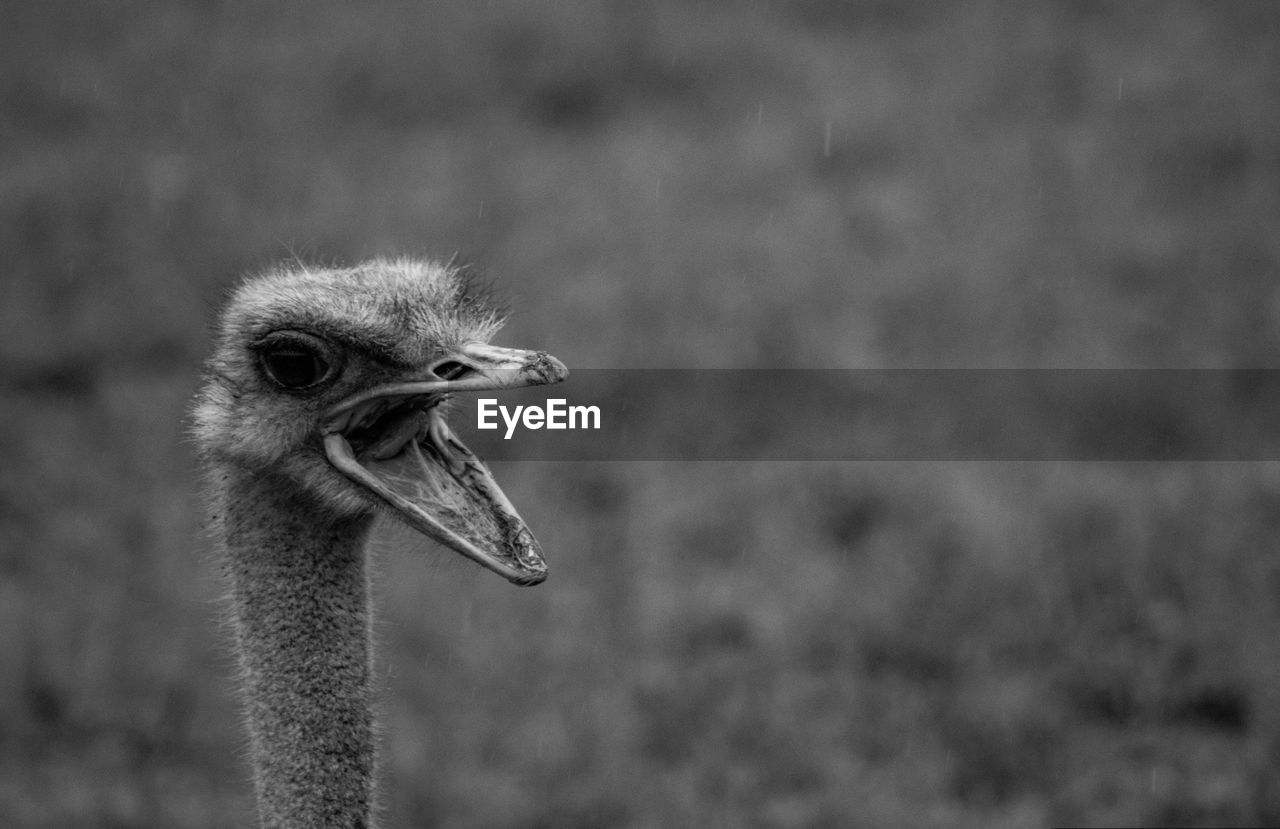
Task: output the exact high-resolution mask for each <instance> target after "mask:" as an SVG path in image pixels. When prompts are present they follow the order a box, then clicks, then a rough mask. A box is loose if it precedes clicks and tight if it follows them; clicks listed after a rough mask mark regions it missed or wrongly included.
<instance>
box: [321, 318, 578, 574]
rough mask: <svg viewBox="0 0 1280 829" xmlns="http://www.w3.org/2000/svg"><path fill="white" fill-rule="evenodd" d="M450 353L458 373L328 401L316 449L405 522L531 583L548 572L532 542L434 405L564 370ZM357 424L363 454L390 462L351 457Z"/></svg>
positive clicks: (518, 359) (529, 354)
mask: <svg viewBox="0 0 1280 829" xmlns="http://www.w3.org/2000/svg"><path fill="white" fill-rule="evenodd" d="M451 358H456V361H457V362H459V363H461V364H462V366H463V367H464V369H463V370H462V373H460V374H459V376H458V377H457V379H452V380H446V379H441V378H439V377H433V378H432V379H424V380H412V381H408V382H403V383H393V384H388V385H385V386H380V387H378V388H374V389H370V390H368V391H364V392H361V393H359V394H356V395H353V396H351V397H349V398H347V399H346V400H343V401H342V402H341V403H338V404H337V405H336V406H334V407H333V408H331V409H330V410H329V411H328V412H327V413H326V414H325V417H324V420H323V421H322V425H321V431H322V433H323V438H324V447H325V454H326V456H327V457H328V459H329V462H330V463H331V464H333V466H334V467H335V468H336V469H337V470H339V471H340V472H342V474H344V475H346V476H347V477H348V478H350V479H351V480H352V481H355V482H356V483H358V484H360V485H361V486H363V487H364V488H365V489H367V490H368V491H369V492H371V493H372V494H374V495H375V496H377V497H378V498H379V499H381V500H382V501H383V502H384V503H385V504H387V506H389V507H391V509H392V510H394V511H395V513H396V515H397V516H398V517H399V518H400V519H401V520H403V521H404V522H405V523H407V524H409V526H411V527H413V528H414V529H417V530H418V531H419V532H422V533H423V534H425V535H427V536H428V537H430V538H433V539H435V540H436V541H438V542H440V543H441V544H444V545H446V546H448V547H450V548H452V549H453V550H455V551H457V552H459V553H461V554H462V555H464V556H466V557H467V558H470V559H472V560H473V561H476V562H477V563H479V564H481V565H482V566H484V567H487V568H488V569H490V570H493V571H494V572H496V573H499V574H500V575H502V576H504V577H506V578H507V579H508V580H510V581H512V582H515V583H516V584H537V583H538V582H541V581H542V580H543V579H545V578H546V575H547V568H546V562H545V561H544V560H543V558H542V553H541V550H540V548H539V546H538V542H537V541H536V540H535V539H534V537H533V534H532V533H531V532H530V531H529V528H528V527H527V526H526V525H525V523H524V520H523V519H522V518H521V517H520V515H519V513H517V512H516V510H515V507H514V506H512V504H511V502H510V501H509V500H508V499H507V497H506V495H505V494H504V493H503V492H502V489H501V488H500V487H499V486H498V483H497V481H495V480H494V478H493V475H492V474H491V473H490V472H489V469H488V467H487V466H485V464H484V462H483V461H481V460H480V459H479V458H477V457H476V456H475V455H474V454H472V452H471V451H470V450H469V449H467V447H466V446H465V445H464V444H463V443H462V441H460V440H458V438H457V437H455V436H454V435H453V433H452V432H451V431H450V430H449V427H448V426H447V425H446V424H445V422H444V418H443V416H442V415H441V413H440V408H439V405H440V403H441V402H442V401H443V400H444V399H445V396H446V395H447V394H449V393H451V392H455V391H488V390H496V389H510V388H519V387H522V386H536V385H543V384H547V383H557V382H559V381H561V380H563V379H564V378H565V377H567V376H568V374H569V370H568V369H567V368H565V365H564V363H562V362H560V361H559V360H557V359H556V358H554V357H552V356H551V355H550V354H547V353H546V352H542V351H522V350H518V349H513V348H499V347H497V346H491V345H487V344H482V343H471V344H468V345H466V346H464V347H462V348H461V349H459V350H458V351H457V352H455V354H454V355H451ZM437 365H438V364H437ZM357 430H372V431H373V432H374V433H375V439H374V440H372V442H371V443H370V445H369V446H367V447H364V448H363V449H362V451H361V456H362V458H364V460H365V461H373V462H377V461H387V462H389V464H390V465H391V466H392V467H394V468H391V469H384V468H383V467H385V466H387V464H382V465H377V468H378V471H377V472H375V471H374V470H372V469H370V467H369V466H367V465H366V463H365V462H362V460H358V459H357V457H356V451H355V450H353V448H352V445H351V442H350V441H349V440H348V437H349V435H350V433H351V432H353V431H357ZM406 465H408V467H409V468H408V469H407V470H406V469H405V468H404V467H405V466H406ZM406 489H407V490H408V492H407V494H406V492H404V491H403V490H406Z"/></svg>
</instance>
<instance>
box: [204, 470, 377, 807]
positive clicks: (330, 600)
mask: <svg viewBox="0 0 1280 829" xmlns="http://www.w3.org/2000/svg"><path fill="white" fill-rule="evenodd" d="M223 486H224V489H223V491H222V493H221V495H222V500H223V513H222V515H223V519H222V521H223V526H222V529H223V531H224V535H225V543H226V553H227V566H228V570H229V574H230V577H231V591H232V611H233V621H234V626H235V634H236V640H237V645H238V650H239V654H240V667H241V671H242V676H241V679H242V681H243V683H244V693H245V697H246V699H245V703H246V711H247V714H248V721H249V733H250V752H251V756H252V761H253V771H254V778H255V781H256V784H257V795H258V811H259V814H260V817H261V819H262V825H263V826H265V827H273V829H274V827H304V826H305V827H343V829H347V828H348V827H361V828H362V829H363V828H364V827H368V826H369V825H370V823H371V817H370V815H371V813H372V798H373V783H372V781H373V725H372V713H371V703H372V700H371V690H370V673H371V671H370V654H371V650H370V622H369V598H368V593H369V590H368V580H367V576H366V572H365V565H364V542H365V538H366V536H367V534H368V530H369V525H370V524H371V522H372V518H371V516H369V515H362V516H355V517H334V516H333V515H332V514H331V511H328V510H326V509H325V508H324V507H323V506H322V505H321V504H320V503H319V502H317V501H316V500H314V499H313V498H311V497H310V496H308V495H306V494H305V493H302V492H300V491H299V490H298V488H297V487H296V486H292V485H290V483H289V482H288V481H287V480H284V479H282V478H280V477H277V476H273V475H254V474H252V473H249V472H243V471H230V472H229V473H228V477H227V478H226V479H225V480H224V482H223Z"/></svg>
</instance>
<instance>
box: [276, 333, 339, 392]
mask: <svg viewBox="0 0 1280 829" xmlns="http://www.w3.org/2000/svg"><path fill="white" fill-rule="evenodd" d="M258 358H259V360H260V361H261V363H262V370H263V371H264V372H266V374H267V376H268V377H270V378H271V379H272V380H274V381H275V382H277V383H279V384H280V385H281V386H284V387H285V388H286V389H291V390H295V391H297V390H302V389H308V388H311V387H312V386H315V385H318V384H320V383H322V382H324V381H325V380H328V379H329V378H330V377H331V376H332V375H333V373H334V369H333V365H332V364H331V363H330V362H329V361H328V360H326V359H325V357H324V355H323V354H322V353H321V350H320V348H319V346H318V345H312V344H311V343H310V342H305V341H302V340H301V339H300V338H295V337H288V338H281V339H280V340H279V341H277V342H268V343H266V344H264V346H263V347H262V348H261V350H260V351H259V354H258Z"/></svg>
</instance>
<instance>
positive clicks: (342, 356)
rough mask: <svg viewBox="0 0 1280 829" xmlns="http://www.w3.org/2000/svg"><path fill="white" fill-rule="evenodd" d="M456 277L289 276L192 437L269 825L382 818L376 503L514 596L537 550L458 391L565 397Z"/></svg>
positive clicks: (431, 271) (350, 271) (417, 265)
mask: <svg viewBox="0 0 1280 829" xmlns="http://www.w3.org/2000/svg"><path fill="white" fill-rule="evenodd" d="M500 324H501V321H500V319H499V318H498V317H497V316H495V315H494V314H493V313H492V312H490V311H489V310H487V309H486V308H485V307H484V306H483V304H482V303H480V302H478V301H476V300H474V299H472V298H469V297H468V295H467V292H466V291H465V286H464V281H463V280H462V279H461V278H460V277H459V274H458V272H457V270H455V269H454V268H452V267H450V266H449V265H438V264H432V263H424V262H418V261H412V260H374V261H371V262H367V263H365V264H363V265H360V266H358V267H354V268H344V269H337V268H325V269H310V268H306V267H302V266H298V267H287V268H281V269H278V270H275V271H272V272H269V273H266V274H264V275H262V276H259V277H257V278H254V279H250V280H248V281H246V282H244V284H242V285H241V286H240V287H239V288H238V289H237V290H236V291H235V293H234V294H233V295H232V297H231V299H230V302H229V304H228V306H227V308H226V310H225V311H224V312H223V315H222V317H221V321H220V326H219V329H218V332H217V335H216V346H215V351H214V353H213V356H212V358H211V359H210V360H209V362H208V365H207V368H206V377H205V384H204V386H203V388H202V390H201V391H200V393H199V395H198V396H197V399H196V403H195V408H194V413H193V421H194V427H193V432H194V435H195V438H196V442H197V444H198V446H199V448H200V453H201V456H202V459H203V461H204V464H205V466H206V469H207V471H208V480H209V496H210V500H211V512H210V514H211V521H210V524H211V529H212V531H213V533H214V535H215V536H216V539H217V543H218V545H219V547H220V549H221V552H222V553H223V556H224V560H225V566H226V571H227V575H228V581H229V584H230V610H231V619H232V623H233V625H232V626H233V629H234V633H235V646H236V648H237V651H238V655H239V662H240V674H241V676H240V679H241V682H242V685H243V689H242V690H243V696H244V702H245V708H246V713H247V720H248V731H249V738H250V739H249V749H250V756H251V762H252V767H253V774H254V783H255V790H256V794H257V803H258V814H259V817H260V820H261V822H262V825H264V826H269V827H367V826H369V825H371V823H372V822H373V820H374V817H373V815H374V804H373V800H374V783H373V780H374V734H375V727H374V723H373V715H372V712H371V705H372V688H371V680H370V677H371V676H372V670H371V668H370V658H371V647H370V608H369V605H370V602H369V587H368V579H367V576H366V569H365V552H364V546H365V541H366V537H367V536H368V534H369V529H370V526H371V524H372V523H373V518H374V515H375V513H376V512H377V511H378V510H379V509H381V510H382V511H384V512H388V513H390V514H391V515H394V516H395V517H396V518H398V519H400V520H401V521H403V522H404V523H406V524H408V525H409V526H410V527H412V528H413V529H415V530H417V531H418V532H421V533H422V534H424V535H426V536H428V537H430V538H432V539H434V540H435V541H437V542H439V543H441V544H443V545H444V546H445V547H448V548H451V549H453V550H455V551H457V552H458V553H461V554H462V555H463V556H466V557H467V558H470V559H472V560H473V561H475V562H477V563H479V564H480V565H482V566H484V567H486V568H488V569H490V570H493V571H495V572H497V573H499V574H501V575H502V576H505V577H506V578H507V579H509V580H510V581H512V582H514V583H516V584H522V585H530V584H537V583H539V582H541V581H542V580H543V579H544V578H546V574H547V570H546V565H545V563H544V561H543V559H542V555H541V552H540V550H539V547H538V543H537V542H536V541H535V540H534V538H533V535H532V534H531V533H530V532H529V529H528V528H527V527H526V526H525V523H524V521H523V520H521V518H520V516H519V515H518V514H517V513H516V511H515V509H514V508H513V507H512V506H511V503H510V501H508V500H507V498H506V496H505V495H504V494H503V492H502V490H501V489H499V488H498V485H497V483H496V482H495V481H494V479H493V477H492V476H491V475H490V474H489V470H488V469H487V467H486V466H485V465H484V464H483V463H482V462H481V461H480V460H479V459H478V458H476V456H475V455H474V454H472V453H471V452H470V450H468V449H467V448H466V446H464V445H463V444H462V443H461V442H460V441H459V440H458V439H457V438H456V437H455V436H454V435H453V434H452V433H451V432H450V430H449V428H448V426H447V425H446V423H445V420H444V417H443V413H442V412H443V409H444V404H445V401H446V400H447V399H448V398H449V395H450V394H451V393H452V392H455V391H475V390H488V389H502V388H513V387H517V386H528V385H537V384H542V383H555V382H558V381H560V380H562V379H563V378H564V377H565V376H566V375H567V374H568V371H567V369H566V368H565V367H564V365H563V364H562V363H561V362H559V361H558V360H556V359H555V358H554V357H551V356H550V355H548V354H546V353H544V352H533V351H518V350H515V349H508V348H498V347H495V346H492V345H489V344H488V341H489V339H490V338H491V337H492V335H493V334H494V333H495V332H496V331H497V329H498V327H499V326H500Z"/></svg>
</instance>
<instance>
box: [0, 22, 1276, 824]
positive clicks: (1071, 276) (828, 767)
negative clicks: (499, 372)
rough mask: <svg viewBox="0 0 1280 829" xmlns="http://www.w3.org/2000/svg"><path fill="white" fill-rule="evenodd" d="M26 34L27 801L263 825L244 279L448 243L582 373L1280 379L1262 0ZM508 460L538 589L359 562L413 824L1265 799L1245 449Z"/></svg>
mask: <svg viewBox="0 0 1280 829" xmlns="http://www.w3.org/2000/svg"><path fill="white" fill-rule="evenodd" d="M0 18H3V19H0V107H2V108H3V118H0V142H2V143H0V146H3V153H0V250H2V251H3V254H4V264H3V272H2V274H0V390H2V396H0V414H3V417H4V420H5V423H6V426H5V429H4V430H3V432H2V433H0V449H3V451H4V459H5V463H4V473H3V475H2V476H0V539H3V546H2V547H0V567H2V568H3V578H2V579H0V594H2V595H0V617H2V618H3V621H4V624H3V627H0V631H3V635H0V662H3V664H5V665H6V666H8V668H7V670H5V671H4V672H3V675H2V676H0V712H3V713H2V714H0V746H3V751H2V752H0V823H3V824H4V825H12V826H44V825H47V826H59V827H63V826H104V825H119V826H139V825H154V826H189V827H200V826H231V825H240V824H242V823H243V822H244V821H245V819H246V816H247V815H248V801H247V792H248V786H247V783H246V779H245V776H246V772H245V770H244V767H243V765H242V763H241V757H240V753H241V746H242V737H241V734H240V729H239V723H238V720H237V716H236V713H235V704H234V702H233V699H232V697H231V693H230V684H229V676H230V673H231V672H230V670H229V667H228V664H227V662H228V660H227V657H226V655H225V652H224V650H223V649H222V646H221V638H220V634H219V632H218V628H217V620H218V611H217V609H216V602H215V599H216V596H217V593H218V590H219V588H218V585H217V580H216V578H213V577H212V576H211V574H212V572H213V570H214V566H213V564H212V563H210V562H208V561H206V560H205V558H206V556H207V549H208V545H207V543H206V542H205V541H204V539H203V538H202V537H201V535H200V533H199V507H198V490H197V487H196V485H195V475H194V472H193V469H192V464H191V461H190V458H189V447H188V446H187V445H186V444H185V442H184V439H183V435H182V431H181V424H180V420H181V418H182V415H183V409H184V405H185V401H186V399H187V398H188V397H189V395H190V393H191V392H192V390H193V389H194V385H195V383H196V378H195V366H196V364H197V363H198V360H199V359H200V357H201V355H202V354H203V351H204V349H205V347H206V340H205V337H204V335H203V331H204V325H205V322H206V320H207V318H208V315H209V313H210V308H211V306H212V305H213V304H214V303H215V302H216V301H217V299H218V297H219V296H220V291H221V289H222V288H223V286H225V285H226V284H228V281H229V280H230V279H231V278H232V277H233V275H234V274H236V273H238V272H240V271H242V270H245V269H252V268H254V267H256V266H259V265H261V264H264V263H267V262H269V261H272V260H274V259H277V258H281V257H284V256H289V255H293V254H295V253H296V254H298V255H300V256H304V257H307V258H319V259H322V260H325V259H331V258H332V259H341V260H347V261H350V260H355V259H358V258H360V257H363V256H366V255H370V254H374V253H387V252H395V253H399V252H428V253H434V254H436V255H441V256H448V255H450V254H451V253H452V252H453V251H454V250H459V251H461V253H462V256H463V258H464V259H472V260H474V261H476V262H478V263H479V264H481V265H482V266H483V267H484V269H485V270H487V271H490V272H491V273H492V274H493V275H494V276H495V278H497V279H498V280H499V281H500V282H501V283H502V284H503V285H504V287H506V288H507V289H509V292H510V294H511V297H512V300H513V303H514V304H515V306H516V308H517V310H518V313H517V315H516V316H515V317H514V319H513V321H512V323H511V325H510V327H509V333H508V334H507V335H505V339H504V341H505V342H510V343H528V344H536V345H538V346H539V347H545V348H548V349H549V350H551V351H552V352H553V353H556V354H557V355H559V356H561V357H563V358H564V359H565V360H566V362H568V363H569V364H570V365H571V366H579V367H588V366H594V367H615V366H626V367H635V366H659V367H661V366H679V367H713V366H714V367H724V366H731V367H750V366H766V367H791V366H794V367H814V366H827V367H858V366H940V365H941V366H1072V367H1083V366H1108V367H1163V366H1205V367H1219V366H1221V367H1233V366H1250V367H1270V366H1272V365H1273V364H1274V360H1275V356H1274V355H1275V353H1276V347H1277V345H1278V343H1277V336H1278V335H1277V332H1278V331H1280V325H1278V323H1280V320H1277V307H1280V306H1277V302H1276V288H1275V285H1276V284H1277V283H1276V276H1277V263H1278V262H1280V241H1277V235H1276V233H1275V228H1276V227H1277V225H1278V224H1280V223H1278V221H1277V220H1278V219H1280V186H1278V185H1280V151H1278V149H1277V144H1276V136H1277V135H1280V109H1278V108H1277V106H1276V104H1275V102H1276V101H1278V100H1280V88H1278V87H1280V66H1278V65H1277V64H1278V63H1280V57H1278V53H1277V50H1276V45H1275V44H1276V42H1277V35H1280V11H1278V10H1277V8H1276V7H1275V6H1274V5H1273V4H1267V3H1262V2H1252V3H1233V4H1208V3H1191V2H1177V3H1163V4H1146V3H1138V4H1100V3H1088V4H1085V3H1065V4H1049V3H1032V4H1023V5H1019V6H1016V7H1014V6H1011V5H1010V4H992V3H977V2H975V3H965V4H953V5H949V6H945V7H943V6H936V5H915V4H912V5H902V4H895V3H887V2H863V3H833V2H821V0H793V1H792V2H774V3H763V2H745V1H744V2H738V3H718V4H711V3H697V2H683V3H677V2H658V3H648V4H643V6H641V5H640V4H631V3H622V2H617V3H584V2H566V1H565V0H561V2H554V3H544V2H539V3H528V2H519V3H517V2H506V1H505V0H503V1H501V2H488V3H483V4H481V3H462V2H453V3H442V2H439V3H408V2H404V3H384V4H379V5H377V6H376V7H368V6H365V5H363V4H361V5H359V6H357V5H354V4H340V3H312V4H308V5H307V6H306V7H305V8H303V7H301V6H288V5H283V4H252V3H237V2H232V3H182V4H178V3H171V4H165V5H162V6H154V5H146V6H144V5H133V4H123V5H122V4H81V3H69V2H46V3H38V4H35V3H32V4H20V5H19V4H9V5H8V6H7V7H6V8H5V10H4V11H3V12H0ZM673 426H678V424H673ZM497 473H498V475H499V477H500V478H501V479H502V480H503V481H504V483H505V484H506V486H507V488H508V490H509V492H510V493H511V494H512V496H513V498H514V499H515V500H516V501H517V503H519V504H520V507H521V511H522V512H523V513H524V514H525V515H526V517H527V518H528V519H529V521H530V524H531V525H532V526H533V527H534V528H535V529H536V530H538V532H539V535H540V536H541V537H542V540H543V542H544V546H545V547H546V548H547V549H548V550H549V551H550V553H551V555H552V557H553V564H554V566H555V575H554V579H553V580H552V581H550V582H548V583H547V585H545V586H544V587H542V588H539V589H538V590H535V591H515V590H512V589H510V588H509V587H508V586H506V585H504V584H501V583H499V582H498V580H496V579H491V578H485V577H483V576H479V575H476V574H474V573H473V572H472V571H471V570H469V569H465V568H463V567H462V566H460V565H454V564H452V563H449V564H443V563H440V562H443V561H446V560H447V559H446V557H445V556H442V554H441V553H440V552H439V551H435V550H424V549H422V545H421V543H420V542H419V541H418V540H416V539H414V538H411V537H410V536H408V535H407V534H405V533H401V532H397V531H396V530H394V528H390V529H388V531H387V532H386V533H384V534H383V536H382V537H381V538H380V541H379V544H378V547H379V551H378V557H377V560H378V570H379V594H380V598H381V600H382V602H381V603H382V607H383V614H382V620H381V622H380V641H381V642H382V643H383V645H382V651H381V656H380V659H381V662H380V665H381V670H382V671H383V672H384V673H385V678H384V685H385V688H386V694H385V719H386V720H387V723H388V727H387V733H386V739H385V763H384V777H385V783H386V785H385V789H386V794H385V803H386V812H387V815H388V819H389V822H390V823H391V825H396V826H401V825H403V826H414V825H425V824H430V823H432V822H434V823H438V824H440V825H450V826H486V827H490V826H547V827H550V826H555V827H566V826H679V825H699V826H702V825H725V826H740V825H771V826H799V825H832V826H836V825H838V826H851V825H852V826H920V825H937V826H975V827H976V826H983V827H987V826H1011V827H1013V826H1026V825H1037V824H1046V823H1051V822H1061V823H1143V822H1145V823H1161V822H1165V823H1179V824H1184V825H1195V824H1200V825H1211V824H1215V823H1227V822H1236V823H1249V822H1277V821H1280V788H1278V785H1277V782H1278V781H1277V778H1276V768H1277V755H1278V754H1280V748H1278V746H1280V739H1278V738H1280V722H1277V720H1276V716H1275V714H1274V713H1273V712H1275V711H1277V710H1280V699H1276V696H1277V692H1276V690H1275V689H1276V688H1280V681H1278V680H1280V653H1278V652H1277V645H1276V644H1275V643H1276V642H1277V641H1280V636H1278V634H1280V612H1278V611H1277V604H1276V599H1275V596H1276V595H1277V592H1276V591H1277V585H1278V580H1280V573H1277V565H1276V564H1275V563H1274V562H1275V560H1276V557H1275V555H1274V551H1273V545H1274V538H1275V537H1276V534H1277V530H1280V526H1277V525H1280V494H1278V493H1280V481H1278V480H1277V473H1276V471H1275V470H1274V469H1272V468H1270V467H1269V466H1266V465H1261V464H1259V465H1249V464H1236V465H1208V464H1201V465H1100V464H1093V465H1089V464H1057V465H1053V464H850V465H835V464H832V465H823V464H778V463H769V464H754V465H753V464H699V465H696V466H695V465H682V464H638V463H633V464H614V465H607V464H600V465H590V464H550V463H540V464H524V465H520V464H508V465H503V468H500V469H498V470H497Z"/></svg>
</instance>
